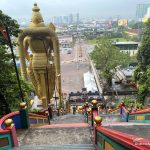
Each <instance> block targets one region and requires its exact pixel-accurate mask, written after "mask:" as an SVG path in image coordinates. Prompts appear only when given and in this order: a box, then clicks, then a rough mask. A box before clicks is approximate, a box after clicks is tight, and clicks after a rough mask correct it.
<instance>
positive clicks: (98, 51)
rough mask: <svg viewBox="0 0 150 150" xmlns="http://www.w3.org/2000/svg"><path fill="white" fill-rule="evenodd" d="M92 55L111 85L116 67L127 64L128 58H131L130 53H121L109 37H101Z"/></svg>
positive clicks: (97, 66)
mask: <svg viewBox="0 0 150 150" xmlns="http://www.w3.org/2000/svg"><path fill="white" fill-rule="evenodd" d="M90 56H91V59H92V60H93V61H94V63H95V65H96V68H98V69H100V71H101V72H102V75H103V77H104V78H105V79H106V80H107V82H108V84H109V85H111V81H112V75H113V73H114V69H115V67H117V66H118V65H125V64H127V59H129V55H128V54H123V53H121V52H120V50H119V49H117V48H116V47H115V46H114V45H113V43H112V41H111V40H110V39H109V38H108V37H101V38H99V39H98V40H97V44H96V46H95V49H94V50H93V51H92V52H91V54H90Z"/></svg>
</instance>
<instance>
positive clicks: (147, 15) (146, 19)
mask: <svg viewBox="0 0 150 150" xmlns="http://www.w3.org/2000/svg"><path fill="white" fill-rule="evenodd" d="M149 18H150V7H149V8H148V9H147V13H146V15H145V16H144V18H143V22H147V21H148V19H149Z"/></svg>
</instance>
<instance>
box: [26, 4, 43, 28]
mask: <svg viewBox="0 0 150 150" xmlns="http://www.w3.org/2000/svg"><path fill="white" fill-rule="evenodd" d="M29 27H31V28H33V27H45V25H44V20H43V17H42V15H41V13H40V8H39V7H38V6H37V3H34V6H33V8H32V17H31V22H30V25H29Z"/></svg>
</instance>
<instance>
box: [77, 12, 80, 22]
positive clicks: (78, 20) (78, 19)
mask: <svg viewBox="0 0 150 150" xmlns="http://www.w3.org/2000/svg"><path fill="white" fill-rule="evenodd" d="M76 16H77V24H79V22H80V17H79V13H77V15H76Z"/></svg>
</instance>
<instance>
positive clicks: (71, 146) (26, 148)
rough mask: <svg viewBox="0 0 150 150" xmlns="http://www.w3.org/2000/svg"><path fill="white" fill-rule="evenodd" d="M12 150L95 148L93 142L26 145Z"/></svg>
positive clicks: (82, 149)
mask: <svg viewBox="0 0 150 150" xmlns="http://www.w3.org/2000/svg"><path fill="white" fill-rule="evenodd" d="M12 150H95V147H94V145H93V144H63V145H24V146H21V147H17V148H14V149H12Z"/></svg>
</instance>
